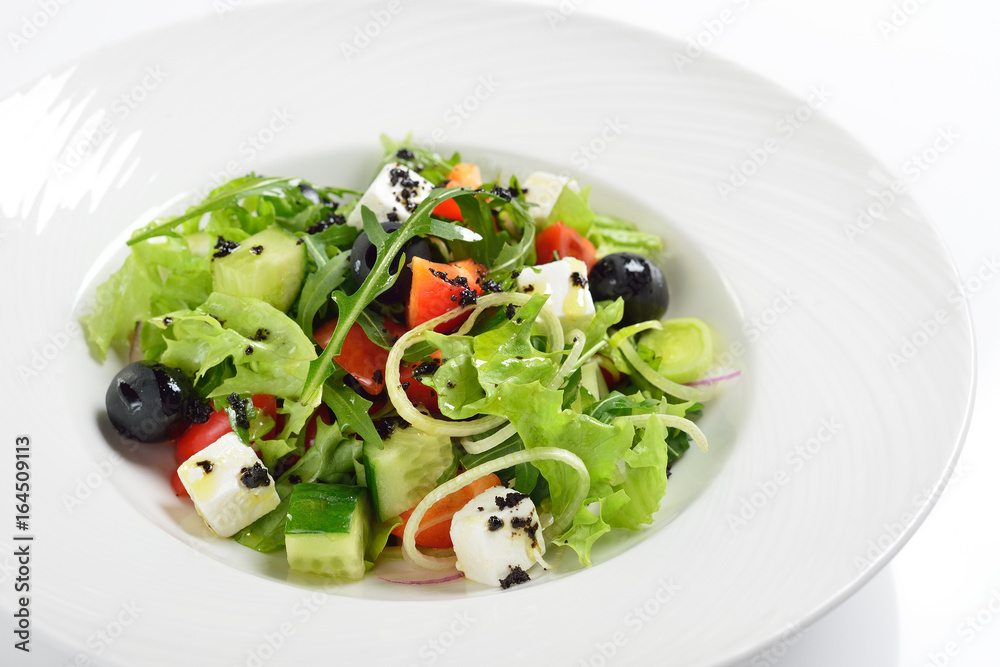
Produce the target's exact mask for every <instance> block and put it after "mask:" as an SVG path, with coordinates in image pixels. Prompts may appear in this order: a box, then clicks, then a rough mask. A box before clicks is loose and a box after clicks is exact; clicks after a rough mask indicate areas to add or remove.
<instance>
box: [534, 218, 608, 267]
mask: <svg viewBox="0 0 1000 667" xmlns="http://www.w3.org/2000/svg"><path fill="white" fill-rule="evenodd" d="M556 253H558V254H559V259H563V258H564V257H575V258H577V259H578V260H580V261H581V262H583V263H584V264H586V265H587V271H590V269H591V268H593V266H594V264H595V263H596V262H597V251H596V250H595V249H594V244H593V243H591V242H590V241H588V240H587V239H586V238H584V237H583V236H582V235H581V234H580V232H578V231H576V230H575V229H573V228H572V227H569V226H567V225H564V224H563V223H562V222H557V223H555V224H554V225H549V226H548V227H546V228H545V229H543V230H542V231H541V232H539V233H538V236H536V237H535V256H536V257H537V258H538V259H537V261H538V263H539V264H548V263H549V262H551V261H553V260H554V259H555V254H556Z"/></svg>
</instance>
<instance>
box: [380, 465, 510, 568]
mask: <svg viewBox="0 0 1000 667" xmlns="http://www.w3.org/2000/svg"><path fill="white" fill-rule="evenodd" d="M494 486H500V478H499V477H497V476H496V475H494V474H492V473H491V474H489V475H487V476H486V477H480V478H479V479H477V480H476V481H475V482H471V483H469V484H467V485H465V486H463V487H462V488H461V489H459V490H458V491H455V492H454V493H451V494H449V495H447V496H445V497H444V498H442V499H441V500H439V501H437V502H436V503H434V504H433V505H432V506H431V508H430V509H429V510H427V513H426V514H424V518H423V519H421V521H420V528H419V529H418V530H417V538H416V541H417V544H419V545H420V546H422V547H438V548H441V549H446V548H448V547H451V546H452V543H451V520H452V518H453V517H454V516H455V512H457V511H458V510H460V509H462V508H463V507H465V506H466V505H467V504H468V503H469V501H470V500H472V499H473V498H475V497H476V496H478V495H479V494H480V493H482V492H483V491H485V490H486V489H489V488H492V487H494ZM411 514H413V510H406V511H405V512H403V513H402V514H400V515H399V516H400V518H401V519H402V520H403V523H402V525H399V526H396V527H395V528H393V529H392V534H393V535H395V536H396V537H399V538H402V537H403V530H404V529H405V528H406V522H407V520H408V519H409V518H410V515H411Z"/></svg>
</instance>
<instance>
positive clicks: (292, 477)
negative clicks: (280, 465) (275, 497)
mask: <svg viewBox="0 0 1000 667" xmlns="http://www.w3.org/2000/svg"><path fill="white" fill-rule="evenodd" d="M288 481H289V482H291V483H292V485H293V486H294V485H295V484H298V483H300V482H301V481H302V478H301V477H299V476H298V475H289V476H288Z"/></svg>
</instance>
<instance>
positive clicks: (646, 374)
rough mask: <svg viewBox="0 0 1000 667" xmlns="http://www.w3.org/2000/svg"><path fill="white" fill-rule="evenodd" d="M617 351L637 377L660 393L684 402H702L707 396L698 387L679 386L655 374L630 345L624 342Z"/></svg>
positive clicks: (706, 393)
mask: <svg viewBox="0 0 1000 667" xmlns="http://www.w3.org/2000/svg"><path fill="white" fill-rule="evenodd" d="M618 349H619V350H620V351H621V353H622V354H623V355H624V356H625V359H626V360H628V362H629V364H631V365H632V368H634V369H635V370H636V372H637V373H639V375H641V376H642V377H643V378H645V379H646V381H647V382H649V383H650V384H651V385H653V386H654V387H656V388H658V389H660V390H661V391H664V392H666V393H668V394H670V395H671V396H676V397H677V398H680V399H683V400H685V401H703V400H705V397H706V396H707V395H708V392H706V391H705V390H704V389H701V388H700V387H691V386H689V385H686V384H679V383H677V382H673V381H672V380H668V379H667V378H665V377H663V376H662V375H660V374H659V373H657V372H656V371H655V370H653V368H652V367H651V366H650V365H649V364H647V363H646V362H645V361H643V360H642V357H640V356H639V353H638V352H636V351H635V348H634V347H632V344H631V343H629V342H627V341H625V342H623V343H622V344H621V346H620V347H619V348H618Z"/></svg>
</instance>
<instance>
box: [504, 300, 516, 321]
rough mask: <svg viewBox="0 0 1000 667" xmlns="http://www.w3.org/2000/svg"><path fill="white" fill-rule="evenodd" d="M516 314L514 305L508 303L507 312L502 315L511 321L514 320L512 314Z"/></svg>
mask: <svg viewBox="0 0 1000 667" xmlns="http://www.w3.org/2000/svg"><path fill="white" fill-rule="evenodd" d="M516 312H517V310H516V309H515V308H514V304H512V303H508V304H507V311H506V312H505V313H504V315H506V316H507V319H508V320H512V319H514V313H516Z"/></svg>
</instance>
